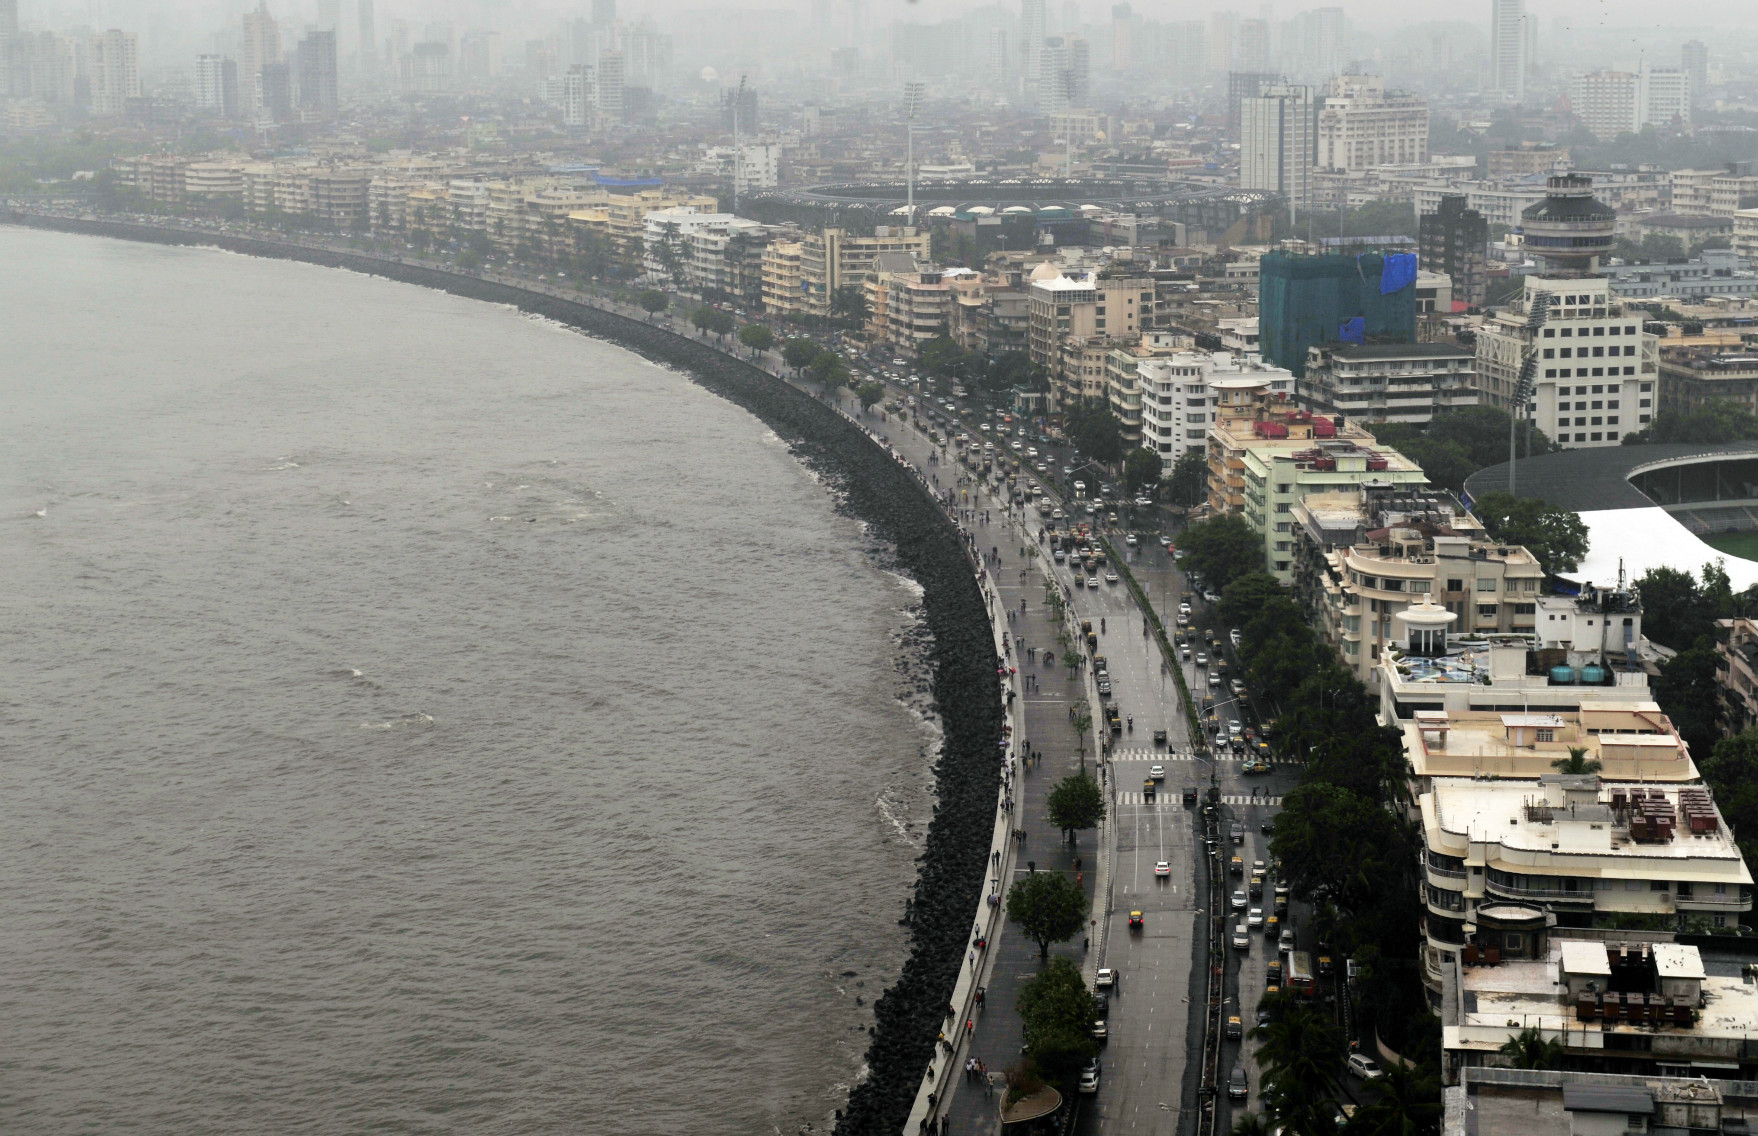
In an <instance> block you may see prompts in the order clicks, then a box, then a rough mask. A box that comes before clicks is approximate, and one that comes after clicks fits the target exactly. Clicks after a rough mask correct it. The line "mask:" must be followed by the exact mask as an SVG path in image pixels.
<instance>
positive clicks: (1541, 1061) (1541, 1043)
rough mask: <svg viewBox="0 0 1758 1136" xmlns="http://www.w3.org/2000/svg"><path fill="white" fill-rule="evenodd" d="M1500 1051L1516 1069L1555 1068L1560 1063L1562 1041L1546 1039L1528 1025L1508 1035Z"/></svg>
mask: <svg viewBox="0 0 1758 1136" xmlns="http://www.w3.org/2000/svg"><path fill="white" fill-rule="evenodd" d="M1500 1052H1501V1054H1502V1055H1503V1056H1504V1057H1507V1058H1508V1059H1509V1064H1511V1065H1512V1066H1513V1067H1514V1068H1516V1069H1555V1068H1556V1067H1557V1066H1559V1065H1560V1064H1562V1060H1563V1043H1562V1042H1560V1041H1555V1040H1546V1038H1545V1036H1544V1035H1543V1034H1541V1033H1539V1032H1538V1030H1536V1029H1534V1028H1531V1027H1528V1028H1526V1029H1523V1030H1521V1031H1520V1032H1519V1033H1517V1034H1515V1035H1514V1036H1513V1037H1510V1038H1509V1039H1508V1040H1507V1042H1506V1043H1504V1044H1503V1045H1502V1048H1501V1050H1500Z"/></svg>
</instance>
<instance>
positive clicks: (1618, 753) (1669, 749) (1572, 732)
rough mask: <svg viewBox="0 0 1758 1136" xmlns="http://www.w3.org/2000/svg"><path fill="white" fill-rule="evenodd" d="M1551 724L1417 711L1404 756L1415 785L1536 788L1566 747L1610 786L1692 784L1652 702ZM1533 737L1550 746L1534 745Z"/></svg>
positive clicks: (1577, 713)
mask: <svg viewBox="0 0 1758 1136" xmlns="http://www.w3.org/2000/svg"><path fill="white" fill-rule="evenodd" d="M1546 716H1547V717H1550V718H1554V719H1555V722H1554V724H1551V723H1540V724H1536V725H1530V726H1528V725H1527V724H1524V723H1521V722H1520V721H1518V719H1519V718H1520V717H1521V715H1515V714H1509V713H1506V712H1502V711H1495V710H1462V711H1448V710H1419V711H1417V712H1416V717H1415V718H1414V720H1412V721H1410V722H1407V723H1405V725H1404V755H1405V757H1406V758H1408V759H1409V761H1410V767H1411V769H1412V770H1413V771H1414V773H1415V775H1416V776H1417V777H1496V778H1525V779H1529V780H1535V779H1537V778H1539V777H1541V776H1543V775H1544V774H1547V773H1550V772H1552V771H1553V770H1552V763H1553V762H1557V761H1562V760H1565V759H1567V758H1568V756H1569V747H1570V746H1576V747H1581V748H1585V749H1586V750H1587V759H1588V760H1590V761H1598V762H1600V763H1601V770H1600V774H1601V776H1603V777H1604V778H1606V779H1607V780H1608V781H1615V780H1626V781H1671V782H1693V781H1696V780H1697V779H1698V774H1697V766H1696V763H1695V762H1693V761H1692V760H1691V755H1690V753H1689V751H1688V750H1687V749H1686V747H1685V745H1684V743H1683V742H1682V741H1680V740H1679V737H1678V735H1677V734H1675V733H1674V732H1673V727H1672V723H1671V721H1669V720H1668V719H1667V717H1666V715H1664V714H1662V713H1661V712H1660V706H1659V705H1658V704H1657V703H1654V702H1647V701H1631V702H1611V701H1607V702H1595V703H1591V704H1589V705H1587V706H1583V707H1582V708H1581V709H1579V710H1570V711H1561V712H1557V713H1554V714H1550V715H1546ZM1538 729H1545V730H1548V731H1549V732H1550V733H1549V736H1550V737H1551V738H1552V739H1553V740H1551V741H1547V742H1541V741H1537V740H1536V738H1535V736H1534V735H1535V733H1536V731H1537V730H1538Z"/></svg>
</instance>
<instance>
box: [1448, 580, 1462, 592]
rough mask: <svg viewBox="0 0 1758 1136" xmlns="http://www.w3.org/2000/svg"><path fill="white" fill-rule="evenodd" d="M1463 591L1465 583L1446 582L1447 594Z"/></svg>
mask: <svg viewBox="0 0 1758 1136" xmlns="http://www.w3.org/2000/svg"><path fill="white" fill-rule="evenodd" d="M1464 590H1465V581H1463V580H1448V581H1447V591H1449V592H1462V591H1464Z"/></svg>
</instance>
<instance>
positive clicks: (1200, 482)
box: [1166, 450, 1209, 509]
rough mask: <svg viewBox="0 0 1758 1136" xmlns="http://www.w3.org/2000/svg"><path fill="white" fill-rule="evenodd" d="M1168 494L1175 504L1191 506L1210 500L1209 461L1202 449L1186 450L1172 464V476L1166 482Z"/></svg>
mask: <svg viewBox="0 0 1758 1136" xmlns="http://www.w3.org/2000/svg"><path fill="white" fill-rule="evenodd" d="M1166 491H1167V495H1168V496H1169V497H1171V499H1172V503H1173V504H1174V505H1183V506H1184V507H1185V508H1187V509H1188V508H1190V507H1192V506H1194V505H1200V504H1202V503H1203V502H1204V501H1206V500H1208V496H1209V463H1208V459H1207V457H1205V456H1204V455H1203V452H1202V451H1201V450H1186V451H1185V453H1184V456H1183V457H1181V458H1179V459H1178V460H1177V461H1176V462H1174V463H1173V464H1172V476H1171V477H1170V478H1168V479H1167V482H1166Z"/></svg>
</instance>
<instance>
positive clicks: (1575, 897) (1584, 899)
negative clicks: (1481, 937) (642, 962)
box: [1483, 878, 1594, 907]
mask: <svg viewBox="0 0 1758 1136" xmlns="http://www.w3.org/2000/svg"><path fill="white" fill-rule="evenodd" d="M1483 890H1484V891H1485V893H1487V894H1490V895H1498V896H1501V897H1502V898H1504V899H1541V900H1544V901H1545V902H1547V903H1584V904H1586V905H1588V906H1589V907H1591V906H1592V905H1593V894H1594V893H1593V892H1591V891H1580V890H1575V891H1569V890H1565V889H1563V888H1560V887H1554V888H1553V887H1519V886H1516V885H1514V884H1501V883H1497V882H1496V881H1495V880H1494V879H1488V878H1486V879H1485V880H1484V882H1483Z"/></svg>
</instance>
